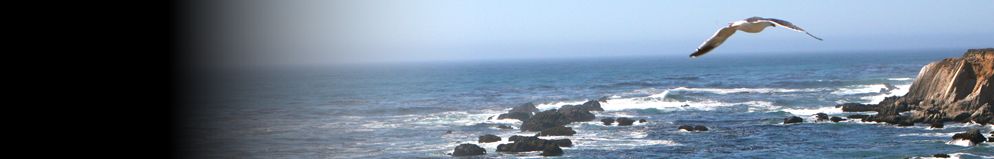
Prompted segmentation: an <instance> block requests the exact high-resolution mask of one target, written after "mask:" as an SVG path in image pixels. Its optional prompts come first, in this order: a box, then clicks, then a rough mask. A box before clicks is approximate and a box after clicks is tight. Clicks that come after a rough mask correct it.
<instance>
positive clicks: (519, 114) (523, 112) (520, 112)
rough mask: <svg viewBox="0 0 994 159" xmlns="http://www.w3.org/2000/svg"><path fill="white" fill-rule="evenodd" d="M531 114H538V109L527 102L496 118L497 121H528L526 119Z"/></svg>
mask: <svg viewBox="0 0 994 159" xmlns="http://www.w3.org/2000/svg"><path fill="white" fill-rule="evenodd" d="M533 112H538V108H536V107H535V104H534V103H530V102H529V103H525V104H522V105H520V106H517V107H514V108H511V110H510V111H507V113H504V114H500V115H499V116H497V119H518V120H521V121H525V120H528V118H531V116H532V113H533Z"/></svg>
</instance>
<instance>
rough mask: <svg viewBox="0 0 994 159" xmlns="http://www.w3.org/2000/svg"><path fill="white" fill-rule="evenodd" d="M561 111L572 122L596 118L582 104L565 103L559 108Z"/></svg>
mask: <svg viewBox="0 0 994 159" xmlns="http://www.w3.org/2000/svg"><path fill="white" fill-rule="evenodd" d="M559 113H562V114H563V116H565V117H566V119H569V121H570V122H582V121H591V120H594V118H596V117H595V116H594V114H593V113H590V111H589V110H587V109H586V108H584V107H583V106H582V105H564V106H562V107H560V108H559Z"/></svg>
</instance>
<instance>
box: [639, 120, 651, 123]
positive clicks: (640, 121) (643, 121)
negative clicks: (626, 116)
mask: <svg viewBox="0 0 994 159" xmlns="http://www.w3.org/2000/svg"><path fill="white" fill-rule="evenodd" d="M645 122H649V121H646V120H645V119H639V123H645Z"/></svg>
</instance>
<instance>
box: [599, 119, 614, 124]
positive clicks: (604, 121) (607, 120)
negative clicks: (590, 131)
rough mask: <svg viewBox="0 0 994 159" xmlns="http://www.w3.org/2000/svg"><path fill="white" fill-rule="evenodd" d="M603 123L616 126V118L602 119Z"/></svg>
mask: <svg viewBox="0 0 994 159" xmlns="http://www.w3.org/2000/svg"><path fill="white" fill-rule="evenodd" d="M601 122H603V123H604V125H611V124H614V118H602V119H601Z"/></svg>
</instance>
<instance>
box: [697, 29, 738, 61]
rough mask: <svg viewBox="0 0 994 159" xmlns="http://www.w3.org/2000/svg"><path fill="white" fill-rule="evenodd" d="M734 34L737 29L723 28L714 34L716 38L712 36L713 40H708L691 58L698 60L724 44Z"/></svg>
mask: <svg viewBox="0 0 994 159" xmlns="http://www.w3.org/2000/svg"><path fill="white" fill-rule="evenodd" d="M732 34H735V27H732V26H728V27H724V28H721V30H718V32H716V33H714V36H711V39H708V41H705V42H704V44H701V46H700V47H698V48H697V51H695V52H694V53H693V54H690V58H697V57H698V56H701V55H704V54H706V53H708V52H710V51H711V50H713V49H714V48H716V47H718V45H721V43H724V42H725V39H728V37H730V36H732Z"/></svg>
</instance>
